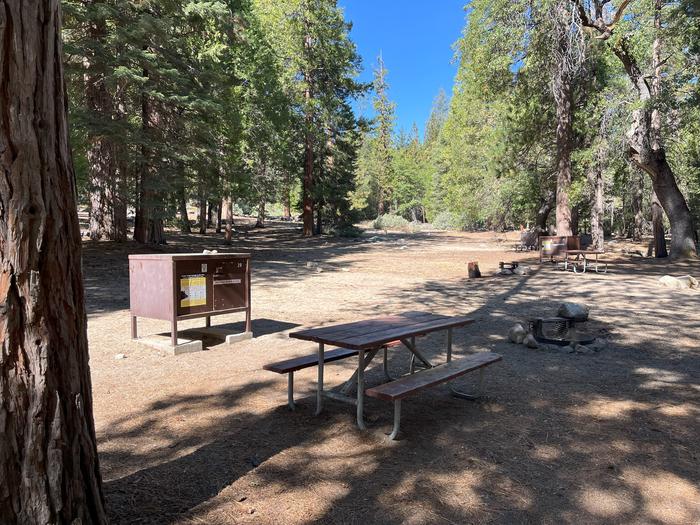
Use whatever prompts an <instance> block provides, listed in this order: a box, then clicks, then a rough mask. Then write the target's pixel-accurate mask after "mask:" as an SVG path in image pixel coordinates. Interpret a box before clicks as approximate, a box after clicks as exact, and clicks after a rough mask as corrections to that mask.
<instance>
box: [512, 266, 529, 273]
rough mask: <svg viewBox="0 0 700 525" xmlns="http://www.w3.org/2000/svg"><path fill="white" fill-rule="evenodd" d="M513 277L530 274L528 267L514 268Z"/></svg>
mask: <svg viewBox="0 0 700 525" xmlns="http://www.w3.org/2000/svg"><path fill="white" fill-rule="evenodd" d="M513 273H514V274H515V275H528V274H529V273H530V267H529V266H516V267H515V269H514V270H513Z"/></svg>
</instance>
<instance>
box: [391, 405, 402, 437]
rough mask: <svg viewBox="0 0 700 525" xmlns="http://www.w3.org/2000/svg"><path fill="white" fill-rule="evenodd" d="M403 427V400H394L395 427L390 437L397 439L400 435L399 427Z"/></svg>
mask: <svg viewBox="0 0 700 525" xmlns="http://www.w3.org/2000/svg"><path fill="white" fill-rule="evenodd" d="M400 427H401V400H400V399H397V400H395V401H394V429H393V430H392V431H391V434H390V435H389V439H396V438H397V437H398V436H399V428H400Z"/></svg>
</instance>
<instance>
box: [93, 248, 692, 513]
mask: <svg viewBox="0 0 700 525" xmlns="http://www.w3.org/2000/svg"><path fill="white" fill-rule="evenodd" d="M322 254H323V250H321V251H320V252H319V256H321V255H322ZM328 256H329V257H330V256H331V255H330V253H329V254H328ZM261 266H263V265H261ZM263 267H264V266H263ZM268 268H269V267H268ZM644 270H645V271H646V269H644ZM269 271H272V270H269ZM616 271H618V269H616ZM619 271H629V272H630V274H631V275H632V274H633V272H635V271H639V268H638V267H637V266H635V269H633V268H629V269H626V268H624V267H620V268H619ZM640 275H641V273H640ZM644 275H648V274H647V273H644ZM280 278H282V277H280ZM284 278H285V279H286V278H290V275H289V274H285V275H284ZM600 279H609V277H606V276H602V277H600ZM402 292H403V294H402V293H394V292H392V293H391V294H390V295H387V296H386V297H378V298H377V306H376V307H375V311H374V312H373V311H368V309H366V308H364V309H363V310H362V311H358V312H357V314H358V316H359V315H360V314H361V315H362V316H368V315H371V314H373V313H380V312H381V313H385V312H386V311H387V310H391V309H392V308H394V309H398V308H400V309H402V310H408V309H425V310H428V311H440V312H452V313H454V314H459V313H465V312H466V313H470V314H471V315H472V316H473V317H474V318H475V319H476V323H475V324H474V325H471V326H470V327H468V328H467V329H465V330H464V331H461V332H459V333H457V334H456V339H455V344H456V348H457V351H458V353H459V352H461V353H468V352H471V351H478V350H495V351H498V352H499V353H502V354H503V355H504V361H503V363H502V364H499V365H496V366H493V367H491V368H490V370H489V373H488V374H487V376H488V383H487V384H488V388H487V391H488V395H487V397H486V398H484V399H483V400H481V401H479V402H476V403H474V402H465V401H464V400H460V399H456V398H452V397H450V396H449V395H448V394H447V391H446V389H445V388H441V389H440V388H438V389H433V390H430V391H427V392H425V393H423V394H421V395H418V396H416V397H415V398H411V399H409V400H407V402H406V403H405V404H404V410H403V424H402V428H403V438H402V439H401V440H400V441H399V442H397V443H387V442H386V441H385V436H384V435H383V431H388V430H389V428H390V425H391V410H390V406H389V405H387V404H384V403H382V402H380V401H376V400H369V401H368V406H367V411H368V414H369V418H368V419H369V421H370V423H371V426H372V430H371V431H370V432H367V433H362V432H359V431H357V430H356V429H355V427H354V425H353V420H352V415H351V412H352V411H351V410H348V408H347V407H346V406H345V405H340V404H337V403H330V402H329V403H328V404H327V405H326V410H325V412H324V413H323V414H322V415H321V416H319V417H314V416H312V415H311V414H312V398H311V397H307V398H302V400H301V401H300V404H301V409H300V410H299V411H298V412H295V413H290V412H288V411H287V410H286V409H285V408H284V407H283V406H282V405H283V403H284V381H283V379H282V378H277V377H271V378H270V380H269V381H260V380H257V379H256V380H253V379H251V380H249V381H247V380H245V379H243V384H242V386H241V387H240V388H236V389H233V390H227V391H224V392H220V393H217V394H207V395H189V396H182V397H180V398H175V399H164V400H160V401H157V402H155V403H153V404H152V405H151V407H150V409H149V410H148V412H147V413H146V414H144V415H143V416H142V417H141V418H139V419H138V420H137V421H136V422H135V421H134V420H131V419H128V420H123V421H118V422H116V423H115V424H114V425H112V428H111V429H110V430H109V432H107V435H105V436H102V437H101V438H100V440H101V442H103V443H104V445H102V447H101V448H102V449H103V450H101V459H102V461H103V462H108V463H110V464H113V465H119V468H118V469H117V470H114V469H113V470H112V471H113V472H115V475H114V476H113V477H112V479H109V480H107V481H106V483H105V491H106V494H107V499H108V508H109V509H110V512H111V520H112V522H113V523H164V524H166V523H168V524H169V523H184V522H188V523H239V522H248V521H257V522H259V523H324V524H326V523H362V524H367V523H443V522H444V523H503V524H510V523H553V524H554V523H611V522H614V523H651V524H656V523H659V524H660V523H679V524H688V523H697V522H698V521H700V503H699V502H700V492H699V491H698V483H699V482H700V474H699V471H698V469H697V465H698V460H699V459H700V458H698V455H699V451H698V447H697V435H698V432H700V423H699V417H698V416H699V415H700V412H699V411H698V402H699V401H700V385H698V384H697V378H698V377H700V359H699V357H700V356H699V351H698V346H694V347H693V346H690V347H689V346H687V345H686V346H685V347H683V348H681V347H679V346H677V345H674V344H670V343H672V342H673V341H670V339H672V336H673V334H674V330H676V331H678V330H679V328H680V327H682V330H684V331H685V332H686V334H687V333H688V332H691V337H694V339H693V340H694V341H697V328H698V322H699V320H698V316H697V310H695V309H684V310H682V311H680V310H678V309H675V310H674V308H673V305H674V301H677V300H678V297H677V296H674V295H665V296H660V297H652V296H649V295H648V294H639V297H634V294H635V293H636V291H635V290H634V289H631V288H630V286H629V285H628V284H626V282H623V283H620V282H614V281H613V280H612V279H609V282H607V281H606V285H605V286H603V287H602V288H601V287H597V286H593V284H592V283H590V282H586V281H583V280H579V281H571V280H570V279H569V276H568V275H565V274H561V273H557V272H554V271H553V270H550V269H548V268H546V267H545V268H543V269H542V270H540V271H539V272H537V273H535V274H534V275H531V276H528V277H525V278H517V277H515V276H514V277H513V278H510V277H508V278H490V279H483V280H471V281H469V280H454V281H450V282H440V281H429V282H426V283H424V284H423V285H422V286H418V287H411V288H410V289H406V290H403V291H402ZM630 294H632V299H631V300H633V301H634V302H635V304H636V306H637V310H636V311H637V312H639V313H635V314H632V313H631V312H630V311H629V310H628V309H626V308H628V307H625V306H624V305H625V304H627V305H629V301H630ZM565 299H576V300H583V301H585V302H588V303H591V304H593V305H595V306H594V315H595V318H596V320H595V321H593V322H592V323H591V325H592V326H591V331H593V332H595V333H597V334H598V335H603V336H605V337H606V338H608V339H609V340H610V341H611V343H610V345H609V346H608V348H607V349H605V350H604V351H602V352H600V353H597V354H594V355H578V354H561V353H558V352H556V353H555V352H542V351H532V350H527V349H525V348H524V347H522V346H516V345H512V344H510V343H506V342H504V341H503V334H504V333H505V331H506V330H507V328H508V326H509V324H510V323H511V322H512V320H513V319H514V318H518V317H528V316H539V315H544V314H546V313H548V312H549V313H551V309H552V308H554V307H555V306H556V304H557V302H558V301H561V300H565ZM688 300H691V301H697V299H695V298H689V299H688ZM487 320H488V323H487V322H486V321H487ZM647 322H649V323H651V322H653V323H655V325H656V327H657V328H658V330H657V331H655V330H652V329H651V328H648V329H645V330H644V332H645V333H643V334H640V338H641V340H643V341H644V343H643V344H640V345H637V344H629V343H626V342H624V341H625V340H626V339H625V337H622V334H623V333H624V334H628V333H629V332H630V331H633V330H634V329H635V326H636V327H645V326H646V325H645V323H647ZM638 329H639V328H638ZM693 333H694V334H695V335H692V334H693ZM664 334H665V335H664ZM420 344H421V347H422V348H423V349H425V351H426V352H428V353H430V349H433V352H432V353H431V355H432V357H433V358H434V359H436V360H439V358H440V356H441V350H440V349H442V348H443V347H444V340H443V336H441V335H431V336H428V337H426V338H425V339H423V340H421V343H420ZM405 357H406V354H405V353H400V351H399V350H396V351H394V352H393V354H392V359H391V367H392V369H393V371H394V372H398V371H400V370H404V369H405V365H406V361H405ZM339 366H345V367H346V368H347V372H348V375H349V372H350V370H351V368H352V365H351V364H349V363H345V364H341V365H339ZM379 377H380V372H378V371H377V370H376V369H373V370H372V371H370V373H369V375H368V382H370V383H371V382H372V381H378V380H379ZM464 381H465V382H469V381H470V380H464ZM261 398H263V399H267V400H269V399H275V400H279V403H280V406H279V407H277V408H273V407H274V403H271V402H270V401H264V402H263V401H261V400H260V399H261ZM261 403H262V404H261ZM252 407H255V409H253V408H252ZM195 414H196V415H197V418H196V419H191V420H190V418H191V417H193V416H194V415H195ZM203 415H205V416H206V417H204V418H203V417H202V416H203ZM178 418H179V420H181V422H180V423H177V422H175V423H173V420H174V419H178ZM195 423H196V424H195ZM173 426H174V427H175V428H176V430H173V429H172V427H173ZM148 435H158V436H159V438H160V439H162V440H164V442H165V443H166V444H164V445H161V446H159V447H155V448H153V447H150V448H149V447H147V446H146V447H143V448H142V449H138V448H134V447H132V446H131V445H130V443H131V441H132V440H134V439H137V438H138V439H140V440H143V438H144V436H148ZM118 471H123V472H124V473H125V474H123V475H122V474H119V472H118Z"/></svg>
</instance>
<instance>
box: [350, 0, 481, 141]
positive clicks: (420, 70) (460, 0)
mask: <svg viewBox="0 0 700 525" xmlns="http://www.w3.org/2000/svg"><path fill="white" fill-rule="evenodd" d="M467 2H468V0H433V1H432V2H426V1H425V0H402V1H399V0H340V2H339V4H340V5H341V7H343V9H344V10H345V18H346V20H348V21H350V22H352V23H353V28H352V33H351V37H352V39H353V40H354V42H355V44H356V45H357V49H358V51H359V53H360V54H361V55H362V65H363V68H364V71H363V73H362V75H361V77H360V79H361V80H363V81H371V79H372V70H373V68H374V66H375V64H376V60H377V56H378V55H379V53H380V51H381V53H382V56H383V58H384V64H385V66H386V68H387V69H388V71H389V76H388V81H389V86H390V90H389V96H390V98H391V99H392V100H393V101H394V102H395V103H396V104H397V108H396V117H397V118H396V131H397V132H398V130H400V129H401V128H404V129H405V130H406V131H409V130H410V129H411V126H412V125H413V122H415V123H416V124H417V125H418V129H419V130H420V132H421V136H422V134H423V128H424V127H425V121H426V120H427V119H428V116H429V115H430V108H431V106H432V104H433V99H434V98H435V96H436V95H437V94H438V91H439V90H440V88H443V89H444V90H445V92H446V93H447V95H448V96H449V95H450V93H451V91H452V83H453V80H454V76H455V73H456V64H455V63H454V60H453V57H454V51H453V49H452V44H453V43H454V42H455V41H456V40H457V39H458V38H459V36H460V34H461V31H462V28H463V27H464V20H465V11H464V5H465V4H466V3H467ZM356 109H357V111H358V112H359V113H360V114H363V115H367V116H371V115H372V114H373V112H372V105H371V101H370V100H369V99H368V98H367V99H366V100H362V101H359V102H358V103H357V104H356Z"/></svg>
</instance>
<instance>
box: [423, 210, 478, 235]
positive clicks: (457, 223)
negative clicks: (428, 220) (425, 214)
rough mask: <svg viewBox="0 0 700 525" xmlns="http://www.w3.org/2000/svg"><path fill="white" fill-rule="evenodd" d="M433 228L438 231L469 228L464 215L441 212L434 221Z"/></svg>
mask: <svg viewBox="0 0 700 525" xmlns="http://www.w3.org/2000/svg"><path fill="white" fill-rule="evenodd" d="M432 224H433V228H435V229H436V230H466V229H467V227H468V226H469V223H468V220H467V218H466V217H465V216H464V215H458V214H456V213H452V212H449V211H441V212H440V213H438V214H437V215H436V216H435V219H433V222H432Z"/></svg>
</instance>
